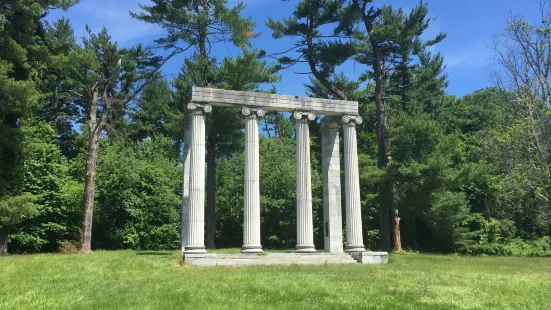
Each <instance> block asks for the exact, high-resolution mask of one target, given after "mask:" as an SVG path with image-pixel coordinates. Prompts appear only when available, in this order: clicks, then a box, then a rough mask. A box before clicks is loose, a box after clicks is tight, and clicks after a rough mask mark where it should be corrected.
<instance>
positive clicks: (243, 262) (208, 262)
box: [193, 258, 357, 266]
mask: <svg viewBox="0 0 551 310" xmlns="http://www.w3.org/2000/svg"><path fill="white" fill-rule="evenodd" d="M325 264H357V262H356V261H355V260H353V259H352V260H334V261H333V260H317V259H316V260H312V259H294V260H277V259H275V260H274V259H270V260H256V259H250V260H248V259H235V260H234V259H221V260H220V259H208V258H205V259H199V260H196V261H194V262H193V265H194V266H251V265H325Z"/></svg>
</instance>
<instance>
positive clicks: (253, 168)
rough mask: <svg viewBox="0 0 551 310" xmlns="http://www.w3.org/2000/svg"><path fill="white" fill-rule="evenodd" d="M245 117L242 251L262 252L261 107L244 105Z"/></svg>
mask: <svg viewBox="0 0 551 310" xmlns="http://www.w3.org/2000/svg"><path fill="white" fill-rule="evenodd" d="M241 111H242V113H243V115H244V117H245V197H244V201H245V206H244V211H243V247H242V248H241V253H260V252H262V245H261V244H260V153H259V135H258V122H257V116H258V117H262V116H264V114H265V112H264V110H263V109H261V108H249V107H243V108H242V109H241Z"/></svg>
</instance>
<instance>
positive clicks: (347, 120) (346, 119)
mask: <svg viewBox="0 0 551 310" xmlns="http://www.w3.org/2000/svg"><path fill="white" fill-rule="evenodd" d="M341 120H342V122H343V124H346V125H348V126H356V124H358V125H360V124H361V123H362V122H363V119H362V117H361V116H359V115H344V116H343V117H342V118H341Z"/></svg>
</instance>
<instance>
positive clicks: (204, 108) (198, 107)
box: [187, 102, 212, 113]
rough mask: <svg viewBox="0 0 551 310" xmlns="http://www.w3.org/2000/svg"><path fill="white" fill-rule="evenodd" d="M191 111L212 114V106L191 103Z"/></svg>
mask: <svg viewBox="0 0 551 310" xmlns="http://www.w3.org/2000/svg"><path fill="white" fill-rule="evenodd" d="M187 108H188V109H189V110H196V111H197V112H202V113H210V112H212V106H211V105H210V104H208V103H196V102H190V103H188V104H187Z"/></svg>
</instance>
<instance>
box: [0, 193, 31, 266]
mask: <svg viewBox="0 0 551 310" xmlns="http://www.w3.org/2000/svg"><path fill="white" fill-rule="evenodd" d="M36 199H37V197H36V196H33V195H30V194H22V195H19V196H8V197H3V198H2V199H1V200H0V255H7V254H8V236H9V233H10V230H11V229H12V228H13V227H14V226H15V225H16V224H19V223H20V222H22V221H23V220H25V219H26V218H30V217H33V216H36V215H37V214H38V213H39V209H38V206H37V205H36V204H35V203H34V202H35V201H36Z"/></svg>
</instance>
